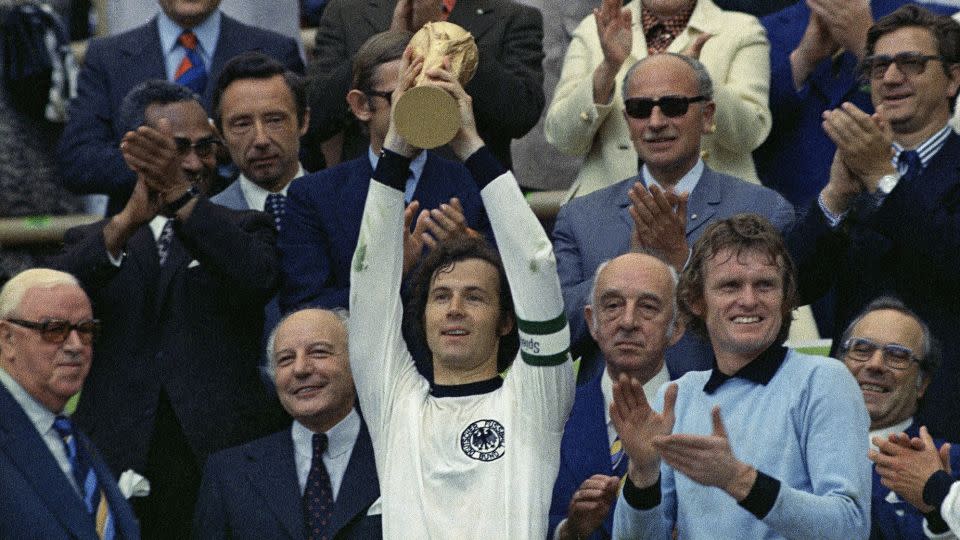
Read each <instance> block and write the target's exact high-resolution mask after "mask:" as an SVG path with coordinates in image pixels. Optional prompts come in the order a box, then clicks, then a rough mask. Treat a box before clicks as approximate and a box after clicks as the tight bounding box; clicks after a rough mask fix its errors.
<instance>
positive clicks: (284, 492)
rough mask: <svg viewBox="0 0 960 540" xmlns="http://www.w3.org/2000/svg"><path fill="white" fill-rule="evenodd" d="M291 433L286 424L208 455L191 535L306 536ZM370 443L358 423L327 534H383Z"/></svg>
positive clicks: (345, 536)
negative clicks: (375, 511) (373, 511)
mask: <svg viewBox="0 0 960 540" xmlns="http://www.w3.org/2000/svg"><path fill="white" fill-rule="evenodd" d="M293 455H294V449H293V439H292V438H291V435H290V430H289V429H286V430H283V431H280V432H277V433H274V434H273V435H268V436H266V437H264V438H262V439H258V440H255V441H253V442H250V443H247V444H245V445H243V446H238V447H235V448H230V449H228V450H224V451H223V452H219V453H217V454H214V455H212V456H210V459H209V460H208V461H207V467H206V470H205V471H204V474H203V482H202V484H201V486H200V496H199V499H198V500H197V511H196V514H195V515H194V531H193V534H194V537H195V538H198V539H199V538H202V539H204V540H206V539H215V538H236V539H241V538H249V539H257V540H259V539H262V538H289V539H301V538H306V537H307V535H306V530H305V526H304V517H303V505H302V502H301V500H302V496H301V495H300V484H299V482H298V480H297V470H296V462H295V461H294V457H293ZM379 497H380V487H379V484H378V482H377V470H376V464H375V463H374V459H373V445H372V444H371V442H370V435H369V433H368V432H367V426H366V424H363V423H361V425H360V433H359V434H358V435H357V441H356V443H354V447H353V453H352V454H350V462H349V463H348V465H347V470H346V471H345V472H344V476H343V481H342V483H341V484H340V492H339V494H338V496H337V500H336V502H335V508H334V512H333V516H332V519H331V521H330V524H329V525H328V526H327V529H326V530H325V531H324V537H325V538H337V539H348V538H356V539H361V538H363V539H373V538H381V536H382V533H381V521H380V516H379V515H375V516H367V515H366V514H367V510H368V509H369V508H370V505H371V504H373V503H374V501H376V500H377V498H379Z"/></svg>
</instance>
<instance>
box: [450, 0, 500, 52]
mask: <svg viewBox="0 0 960 540" xmlns="http://www.w3.org/2000/svg"><path fill="white" fill-rule="evenodd" d="M494 10H495V9H494V7H493V4H492V3H491V2H489V1H488V0H459V1H458V2H457V4H456V6H455V7H454V8H453V12H451V13H450V19H449V21H450V22H452V23H456V24H458V25H460V26H462V27H464V28H466V29H467V30H469V31H470V33H471V34H473V39H474V40H475V41H478V42H479V41H480V37H481V36H483V34H485V33H486V32H487V30H489V29H490V28H491V27H492V26H493V24H494V23H495V22H497V16H496V13H494Z"/></svg>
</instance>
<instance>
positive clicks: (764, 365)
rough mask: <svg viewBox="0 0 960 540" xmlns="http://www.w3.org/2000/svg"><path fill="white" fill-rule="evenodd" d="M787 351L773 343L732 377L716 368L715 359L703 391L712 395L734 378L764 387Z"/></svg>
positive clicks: (778, 344) (778, 367) (781, 363)
mask: <svg viewBox="0 0 960 540" xmlns="http://www.w3.org/2000/svg"><path fill="white" fill-rule="evenodd" d="M788 350H789V349H787V348H786V347H784V346H783V344H782V343H774V344H773V345H771V346H770V347H769V348H768V349H767V350H765V351H763V352H762V353H760V356H758V357H756V358H754V359H753V361H752V362H750V363H749V364H747V365H745V366H743V367H742V368H740V371H738V372H736V373H734V374H733V375H726V374H724V373H723V372H722V371H720V368H719V367H718V366H717V359H716V357H714V359H713V370H712V372H711V373H710V379H709V380H707V384H705V385H703V391H704V392H706V393H707V394H712V393H714V392H716V391H717V389H718V388H720V386H721V385H722V384H723V383H725V382H727V381H728V380H730V379H733V378H734V377H736V378H739V379H746V380H748V381H752V382H755V383H757V384H762V385H766V384H767V383H768V382H770V379H772V378H773V376H774V375H776V374H777V370H778V369H780V366H782V365H783V360H784V358H786V357H787V351H788Z"/></svg>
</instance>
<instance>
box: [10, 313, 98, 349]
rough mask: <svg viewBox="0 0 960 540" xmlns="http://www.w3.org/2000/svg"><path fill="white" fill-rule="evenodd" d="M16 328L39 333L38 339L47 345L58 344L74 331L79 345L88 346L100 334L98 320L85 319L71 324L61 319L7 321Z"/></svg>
mask: <svg viewBox="0 0 960 540" xmlns="http://www.w3.org/2000/svg"><path fill="white" fill-rule="evenodd" d="M7 320H8V321H10V322H12V323H13V324H15V325H17V326H22V327H24V328H29V329H31V330H36V331H37V332H40V337H41V338H43V340H44V341H46V342H47V343H56V344H58V345H59V344H60V343H63V342H64V341H66V340H67V337H68V336H69V335H70V332H72V331H74V330H76V331H77V336H79V337H80V343H83V344H84V345H89V344H90V343H92V342H93V340H94V339H96V337H97V336H98V335H99V334H100V320H99V319H87V320H85V321H80V322H78V323H77V324H73V323H71V322H70V321H65V320H63V319H44V320H42V321H39V322H34V321H25V320H23V319H7Z"/></svg>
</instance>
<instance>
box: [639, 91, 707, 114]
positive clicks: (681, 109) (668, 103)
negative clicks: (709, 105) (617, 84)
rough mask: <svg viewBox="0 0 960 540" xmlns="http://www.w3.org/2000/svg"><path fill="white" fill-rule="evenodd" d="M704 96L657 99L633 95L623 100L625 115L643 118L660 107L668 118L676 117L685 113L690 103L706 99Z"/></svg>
mask: <svg viewBox="0 0 960 540" xmlns="http://www.w3.org/2000/svg"><path fill="white" fill-rule="evenodd" d="M706 100H707V98H706V96H693V97H687V96H663V97H661V98H658V99H650V98H640V97H633V98H629V99H627V100H626V101H624V102H623V104H624V105H625V106H626V110H627V115H628V116H630V117H631V118H639V119H641V120H645V119H647V118H650V115H651V114H653V108H654V107H660V112H662V113H663V115H664V116H666V117H668V118H676V117H678V116H683V115H685V114H687V110H688V109H690V104H691V103H696V102H698V101H706Z"/></svg>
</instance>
